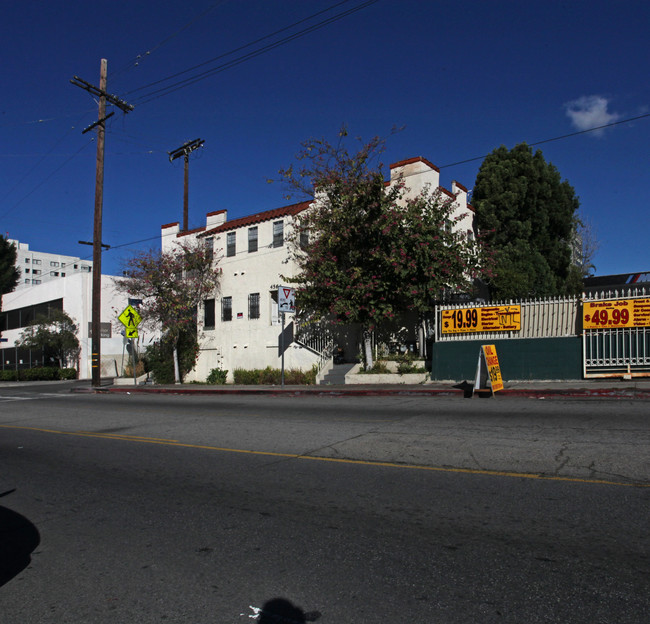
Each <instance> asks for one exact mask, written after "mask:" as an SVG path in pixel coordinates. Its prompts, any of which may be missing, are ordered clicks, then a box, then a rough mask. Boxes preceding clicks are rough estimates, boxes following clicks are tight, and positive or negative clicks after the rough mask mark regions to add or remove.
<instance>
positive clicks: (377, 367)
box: [360, 360, 390, 375]
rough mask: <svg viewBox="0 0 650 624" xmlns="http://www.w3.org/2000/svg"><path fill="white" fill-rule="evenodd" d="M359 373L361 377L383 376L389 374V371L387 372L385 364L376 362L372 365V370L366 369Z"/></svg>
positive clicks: (379, 361)
mask: <svg viewBox="0 0 650 624" xmlns="http://www.w3.org/2000/svg"><path fill="white" fill-rule="evenodd" d="M360 372H361V374H362V375H385V374H386V373H390V370H388V366H387V365H386V362H382V361H381V360H378V361H377V362H375V363H374V365H373V366H372V368H368V369H366V370H362V371H360Z"/></svg>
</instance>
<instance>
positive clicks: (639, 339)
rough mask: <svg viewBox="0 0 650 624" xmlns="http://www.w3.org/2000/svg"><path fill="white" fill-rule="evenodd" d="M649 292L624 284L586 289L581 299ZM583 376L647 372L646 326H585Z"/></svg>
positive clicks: (649, 344)
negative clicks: (605, 288)
mask: <svg viewBox="0 0 650 624" xmlns="http://www.w3.org/2000/svg"><path fill="white" fill-rule="evenodd" d="M648 296H650V291H649V290H648V289H646V288H627V289H622V290H609V291H601V292H597V293H589V294H588V295H585V296H584V300H585V301H605V300H608V299H641V298H644V297H648ZM582 345H583V346H582V349H583V354H584V355H583V360H584V371H583V374H584V376H585V377H586V378H597V377H620V376H621V375H629V376H631V377H647V376H650V327H624V328H613V327H607V328H603V329H585V330H584V331H583V333H582Z"/></svg>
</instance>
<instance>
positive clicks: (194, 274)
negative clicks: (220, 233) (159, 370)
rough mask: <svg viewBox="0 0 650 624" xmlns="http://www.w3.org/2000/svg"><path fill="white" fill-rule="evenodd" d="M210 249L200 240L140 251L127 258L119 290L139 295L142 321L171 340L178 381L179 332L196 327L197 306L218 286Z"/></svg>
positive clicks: (179, 379)
mask: <svg viewBox="0 0 650 624" xmlns="http://www.w3.org/2000/svg"><path fill="white" fill-rule="evenodd" d="M210 251H211V250H207V249H206V248H205V246H204V245H203V244H202V243H198V242H194V243H179V244H178V246H177V248H176V249H174V250H172V251H168V252H153V251H151V252H142V253H139V254H137V255H135V256H134V257H133V258H131V259H129V260H128V261H127V262H126V266H125V274H126V279H124V280H120V281H118V282H117V283H116V287H117V289H118V290H119V291H121V292H124V293H127V294H128V295H130V296H132V297H137V298H140V299H142V305H141V307H140V310H139V311H140V314H141V316H142V321H143V323H144V324H145V325H147V326H149V327H152V328H159V329H161V331H162V332H163V333H164V334H167V337H168V338H170V339H171V340H172V342H173V345H174V347H173V352H174V379H175V382H176V383H181V376H180V370H179V365H178V345H179V339H180V337H181V334H182V333H183V332H184V331H187V330H189V329H191V330H192V331H194V330H195V326H196V310H197V306H198V305H199V304H200V303H201V302H202V301H203V300H204V299H206V298H207V297H208V296H209V295H211V294H212V293H213V292H214V290H215V289H216V288H217V287H218V284H219V279H218V271H217V269H216V267H215V265H214V262H213V258H212V253H210Z"/></svg>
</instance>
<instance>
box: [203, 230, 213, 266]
mask: <svg viewBox="0 0 650 624" xmlns="http://www.w3.org/2000/svg"><path fill="white" fill-rule="evenodd" d="M204 245H205V254H206V256H207V257H208V260H210V262H212V258H213V257H214V238H213V237H212V236H210V237H209V238H206V239H205V242H204Z"/></svg>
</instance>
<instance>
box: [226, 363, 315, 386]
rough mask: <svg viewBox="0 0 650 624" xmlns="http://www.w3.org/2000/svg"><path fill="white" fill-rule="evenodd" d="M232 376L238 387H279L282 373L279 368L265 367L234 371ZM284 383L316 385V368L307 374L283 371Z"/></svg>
mask: <svg viewBox="0 0 650 624" xmlns="http://www.w3.org/2000/svg"><path fill="white" fill-rule="evenodd" d="M233 376H234V378H235V383H236V384H239V385H244V386H249V385H269V386H279V385H280V384H281V383H282V371H281V370H280V369H279V368H271V367H270V366H267V367H266V368H264V369H253V370H244V369H243V368H237V369H235V371H234V373H233ZM284 383H285V384H289V385H311V384H314V383H316V367H314V368H312V369H311V370H310V371H308V372H306V373H305V372H303V371H301V370H297V369H289V370H285V371H284Z"/></svg>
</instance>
